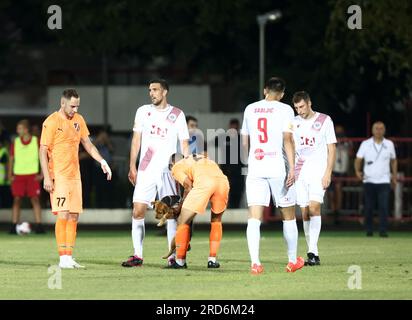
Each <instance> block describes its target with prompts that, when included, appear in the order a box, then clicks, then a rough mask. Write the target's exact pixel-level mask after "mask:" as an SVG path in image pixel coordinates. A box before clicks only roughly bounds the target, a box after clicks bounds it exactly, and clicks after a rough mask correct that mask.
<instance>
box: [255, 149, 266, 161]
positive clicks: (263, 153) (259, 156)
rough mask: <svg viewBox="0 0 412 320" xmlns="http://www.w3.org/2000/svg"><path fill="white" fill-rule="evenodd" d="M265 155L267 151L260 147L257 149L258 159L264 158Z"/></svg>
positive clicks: (256, 155)
mask: <svg viewBox="0 0 412 320" xmlns="http://www.w3.org/2000/svg"><path fill="white" fill-rule="evenodd" d="M264 157H265V151H263V150H262V149H260V148H258V149H256V150H255V158H256V160H262V159H263V158H264Z"/></svg>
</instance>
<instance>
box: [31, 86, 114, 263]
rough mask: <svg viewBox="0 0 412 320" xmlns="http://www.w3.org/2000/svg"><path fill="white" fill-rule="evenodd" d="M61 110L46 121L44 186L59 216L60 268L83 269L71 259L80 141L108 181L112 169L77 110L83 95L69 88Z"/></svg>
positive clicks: (78, 189)
mask: <svg viewBox="0 0 412 320" xmlns="http://www.w3.org/2000/svg"><path fill="white" fill-rule="evenodd" d="M60 104H61V106H60V110H59V111H56V112H54V113H53V114H51V115H50V116H48V117H47V119H46V120H45V121H44V123H43V129H42V133H41V139H40V153H39V154H40V164H41V168H42V170H43V175H44V182H43V184H44V185H43V187H44V189H45V190H46V191H47V192H49V193H50V203H51V207H52V212H53V214H55V215H57V220H56V226H55V231H56V240H57V247H58V251H59V255H60V263H59V267H60V268H64V269H73V268H82V267H83V266H81V265H80V264H78V263H77V262H76V261H74V259H73V258H72V252H73V248H74V243H75V240H76V230H77V221H78V219H79V213H81V212H82V211H83V208H82V183H81V179H80V169H79V144H80V142H81V143H82V145H83V147H84V149H85V150H86V151H87V152H88V153H89V154H90V156H91V157H92V158H93V159H95V160H96V161H99V162H100V164H101V167H102V170H103V172H104V173H105V174H107V180H110V179H111V177H112V172H111V170H110V167H109V166H108V164H107V162H106V161H105V160H104V159H103V158H102V156H101V155H100V153H99V152H98V151H97V149H96V147H95V146H94V145H93V144H92V142H91V141H90V138H89V130H88V129H87V125H86V122H85V121H84V119H83V117H82V116H81V115H79V114H78V113H77V111H78V109H79V105H80V97H79V95H78V93H77V92H76V90H74V89H66V90H64V91H63V95H62V97H61V101H60Z"/></svg>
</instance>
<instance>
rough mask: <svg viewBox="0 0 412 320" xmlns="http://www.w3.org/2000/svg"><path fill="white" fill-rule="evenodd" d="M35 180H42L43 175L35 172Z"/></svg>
mask: <svg viewBox="0 0 412 320" xmlns="http://www.w3.org/2000/svg"><path fill="white" fill-rule="evenodd" d="M36 180H37V181H42V180H43V175H42V174H41V173H40V174H36Z"/></svg>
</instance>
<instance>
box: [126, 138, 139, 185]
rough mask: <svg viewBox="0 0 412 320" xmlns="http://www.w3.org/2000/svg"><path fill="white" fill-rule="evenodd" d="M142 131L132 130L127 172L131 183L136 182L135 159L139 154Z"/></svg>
mask: <svg viewBox="0 0 412 320" xmlns="http://www.w3.org/2000/svg"><path fill="white" fill-rule="evenodd" d="M141 139H142V132H141V131H133V138H132V143H131V146H130V161H129V174H128V178H129V181H130V183H131V184H132V185H135V184H136V178H137V170H136V161H137V156H138V155H139V151H140V146H141Z"/></svg>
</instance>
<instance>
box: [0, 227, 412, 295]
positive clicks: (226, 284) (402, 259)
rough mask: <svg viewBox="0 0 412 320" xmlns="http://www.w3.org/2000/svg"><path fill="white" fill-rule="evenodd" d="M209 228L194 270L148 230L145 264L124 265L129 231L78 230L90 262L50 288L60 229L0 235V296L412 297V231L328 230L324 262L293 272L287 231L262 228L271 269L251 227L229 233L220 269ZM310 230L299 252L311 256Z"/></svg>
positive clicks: (82, 255)
mask: <svg viewBox="0 0 412 320" xmlns="http://www.w3.org/2000/svg"><path fill="white" fill-rule="evenodd" d="M208 239H209V238H208V232H205V231H195V234H194V236H193V239H192V250H191V251H190V252H189V253H188V269H186V270H168V269H162V268H163V267H164V266H165V264H166V263H165V260H162V259H161V258H160V257H161V256H162V255H163V254H164V253H165V252H166V247H167V240H166V237H165V236H160V235H159V231H158V230H147V233H146V238H145V246H144V266H143V267H139V268H123V267H121V266H120V263H121V261H123V260H125V259H126V258H127V256H128V255H130V254H131V252H132V250H131V249H132V243H131V236H130V232H128V231H83V230H82V229H81V226H80V228H79V231H78V240H77V243H76V249H75V257H76V260H77V261H78V262H79V263H81V264H83V265H85V266H86V267H87V269H77V270H62V289H60V290H59V289H55V290H51V289H49V288H48V279H49V277H50V276H51V274H48V272H47V271H48V267H49V266H50V265H54V264H57V262H58V257H57V253H56V245H55V239H54V235H53V234H52V233H48V234H46V235H34V234H33V235H29V236H24V237H20V236H11V235H8V234H6V233H1V234H0V284H1V285H0V299H412V266H411V261H412V250H411V247H412V235H411V234H410V233H406V232H404V233H403V232H398V233H396V232H392V233H390V238H387V239H382V238H379V237H376V235H375V237H373V238H366V237H365V235H364V233H363V232H322V233H321V238H320V244H319V249H320V257H321V263H322V265H321V266H319V267H304V268H303V269H301V270H299V271H297V272H296V273H286V272H285V266H286V263H287V258H286V246H285V243H284V240H283V238H282V234H281V231H280V230H273V231H271V232H268V231H265V232H262V240H261V261H262V263H263V265H264V267H265V273H264V274H262V275H260V276H253V275H250V273H249V268H250V262H249V254H248V248H247V242H246V237H245V231H244V230H243V231H226V232H224V234H223V240H222V244H221V249H220V254H219V261H220V263H221V268H220V269H207V268H206V265H207V256H208V253H209V245H208V241H209V240H208ZM305 250H306V243H305V239H304V237H303V233H300V237H299V251H298V252H299V254H300V255H302V256H305V252H306V251H305ZM351 265H358V266H360V267H361V270H362V289H361V290H356V289H355V290H350V289H349V288H348V285H347V284H348V279H349V277H350V276H351V274H349V273H347V271H348V268H349V266H351Z"/></svg>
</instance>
